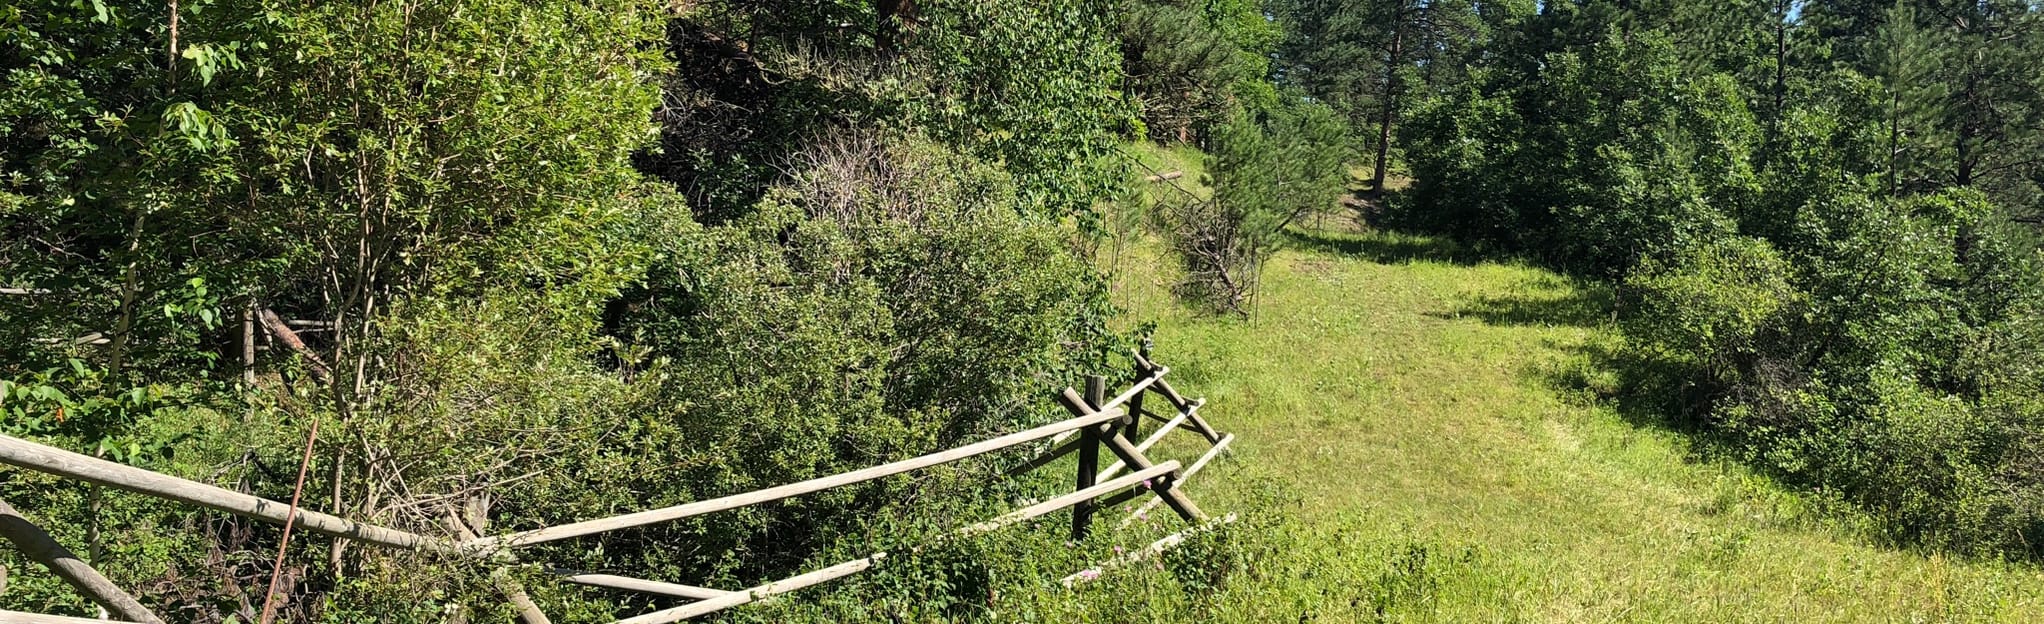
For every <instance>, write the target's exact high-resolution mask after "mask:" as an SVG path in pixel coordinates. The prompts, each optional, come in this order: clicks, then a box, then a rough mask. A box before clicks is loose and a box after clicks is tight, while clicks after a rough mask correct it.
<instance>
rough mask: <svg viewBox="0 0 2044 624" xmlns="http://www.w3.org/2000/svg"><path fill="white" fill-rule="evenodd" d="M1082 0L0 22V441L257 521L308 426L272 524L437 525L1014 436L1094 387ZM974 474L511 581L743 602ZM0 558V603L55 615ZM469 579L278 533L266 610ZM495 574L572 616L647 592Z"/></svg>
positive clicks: (265, 563)
mask: <svg viewBox="0 0 2044 624" xmlns="http://www.w3.org/2000/svg"><path fill="white" fill-rule="evenodd" d="M1112 9H1113V7H1111V6H1109V5H1106V4H1099V3H1087V2H1071V3H1063V2H1060V3H1029V4H1026V5H1010V4H1002V5H982V4H978V3H945V2H919V3H886V2H881V3H827V4H822V5H818V4H814V3H794V2H790V3H756V2H711V3H691V4H688V5H683V6H678V7H670V6H666V5H664V4H662V3H633V2H597V3H581V4H574V3H570V4H551V5H545V6H539V5H532V4H528V3H517V2H500V1H495V0H477V1H470V2H448V3H374V4H368V5H355V4H349V3H341V4H334V5H321V6H303V5H299V4H293V3H273V2H266V1H262V0H251V1H246V2H243V1H238V0H224V1H219V2H184V3H171V4H169V5H163V4H148V3H131V2H104V3H102V2H92V3H74V2H68V1H53V2H30V3H28V4H20V3H16V4H12V5H8V6H6V7H4V8H0V33H4V34H0V72H4V78H0V80H4V81H5V83H6V89H5V91H4V93H5V95H4V96H0V232H4V235H0V287H4V288H6V289H7V291H6V293H5V294H0V338H4V340H0V342H4V346H0V362H4V363H0V412H4V414H5V416H4V418H0V430H4V432H5V433H7V434H8V435H15V436H23V437H28V438H31V439H34V440H37V441H41V442H45V443H50V444H56V445H59V446H64V447H68V448H72V449H76V450H80V451H84V452H88V453H94V454H98V455H101V456H104V457H107V458H109V459H114V460H117V461H121V462H123V463H128V464H131V465H137V466H142V467H146V468H151V469H156V470H162V471H166V472H171V473H176V474H181V475H185V476H188V477H192V478H196V479H200V480H204V481H209V482H214V483H220V484H223V485H227V486H230V487H234V488H237V489H240V490H243V491H248V492H252V493H256V494H259V495H263V496H266V497H269V498H272V499H279V500H288V499H290V498H291V497H292V496H293V494H294V488H293V481H294V477H295V476H296V474H297V472H298V470H297V469H298V467H299V466H298V464H299V458H298V452H299V449H300V448H302V446H303V445H304V444H305V443H306V442H305V440H306V438H307V435H308V433H309V430H310V429H311V428H312V427H313V426H314V424H315V423H317V424H318V425H319V429H318V438H317V442H316V443H315V445H314V447H313V451H314V452H313V457H314V460H313V461H312V463H311V465H310V468H311V469H310V471H309V475H308V478H307V479H306V483H305V487H304V491H303V494H304V500H305V501H306V504H307V506H308V507H312V508H316V509H321V510H324V511H330V512H334V513H338V514H342V515H346V516H349V517H352V518H359V519H363V520H367V521H372V522H376V523H380V524H385V525H389V526H395V527H399V528H403V529H407V530H412V531H417V532H421V533H426V534H431V535H448V536H452V535H459V534H461V533H462V532H463V531H465V530H473V531H476V532H480V533H499V532H504V531H509V530H516V529H523V528H532V527H535V526H540V525H545V524H554V523H559V522H564V521H570V520H580V519H587V518H592V517H598V516H604V515H610V514H614V513H618V512H621V511H628V510H636V509H642V508H647V507H653V506H658V505H666V504H674V503H678V502H684V501H687V500H693V499H700V498H705V497H710V496H717V495H723V494H728V493H733V492H738V491H743V490H748V489H755V488H758V487H763V486H766V485H772V484H778V483H784V482H788V481H792V480H798V479H802V478H807V477H813V476H819V475H823V474H829V473H833V472H839V471H842V470H845V469H848V468H851V467H857V466H865V465H870V464H873V463H876V462H879V461H884V460H888V459H894V458H900V457H904V456H909V455H914V454H920V453H925V452H929V451H932V450H935V449H938V448H945V447H949V446H955V445H956V444H958V443H959V442H960V441H963V440H969V439H977V438H980V437H984V436H986V435H988V434H989V433H991V432H995V431H1006V430H1011V429H1014V428H1016V427H1019V426H1022V425H1025V424H1033V423H1037V422H1041V421H1042V419H1044V418H1047V417H1050V416H1052V415H1053V414H1052V413H1051V411H1050V410H1051V409H1052V408H1051V406H1050V405H1049V404H1048V402H1047V401H1044V400H1043V399H1044V397H1045V396H1046V391H1047V390H1050V389H1053V388H1055V387H1056V386H1061V385H1065V384H1069V383H1072V380H1073V379H1075V378H1076V377H1077V375H1078V374H1080V373H1081V372H1089V371H1090V372H1107V371H1110V370H1119V369H1120V365H1115V368H1113V369H1108V368H1105V367H1107V366H1109V362H1108V361H1107V360H1106V359H1105V355H1106V354H1108V353H1110V352H1112V351H1113V350H1115V349H1117V348H1118V347H1117V344H1118V341H1117V338H1116V337H1115V336H1114V335H1112V334H1110V333H1109V332H1108V331H1107V330H1106V329H1105V324H1104V322H1105V320H1106V318H1107V315H1108V313H1109V310H1108V309H1107V306H1106V304H1105V298H1104V293H1103V291H1102V282H1101V280H1100V279H1099V277H1098V276H1097V275H1096V274H1095V272H1094V271H1093V269H1092V267H1091V265H1090V264H1089V263H1088V261H1087V259H1086V258H1085V256H1084V254H1083V252H1082V250H1083V249H1084V245H1083V244H1082V243H1083V242H1084V241H1085V240H1086V238H1087V236H1089V234H1088V233H1087V232H1088V231H1089V228H1091V227H1092V224H1093V223H1094V217H1093V216H1092V215H1093V214H1094V212H1095V207H1094V203H1095V198H1096V197H1097V196H1098V195H1100V192H1099V189H1101V188H1106V187H1109V186H1111V185H1114V184H1118V183H1119V182H1120V180H1121V178H1122V177H1123V175H1124V171H1123V170H1122V167H1121V165H1120V164H1119V163H1120V161H1119V160H1118V159H1117V158H1116V157H1115V156H1114V155H1113V154H1112V151H1111V150H1112V149H1113V147H1114V145H1115V144H1116V143H1117V142H1118V141H1120V140H1121V136H1122V135H1121V134H1120V133H1122V132H1126V131H1128V130H1129V129H1130V128H1132V127H1133V126H1134V125H1135V123H1134V118H1133V115H1132V113H1133V111H1134V110H1135V109H1134V107H1131V106H1128V105H1126V104H1125V103H1124V96H1123V94H1122V93H1121V91H1120V89H1119V86H1120V82H1119V80H1120V73H1119V68H1120V60H1121V59H1120V56H1119V54H1118V41H1117V38H1116V37H1115V35H1114V28H1115V25H1116V24H1118V22H1119V20H1118V17H1117V16H1118V15H1119V14H1118V13H1116V12H1114V11H1113V10H1112ZM986 468H987V466H985V465H977V464H976V465H969V466H966V467H963V468H960V469H957V470H951V471H946V472H941V473H937V474H934V475H931V476H929V477H928V478H922V479H917V480H913V481H907V480H902V481H887V482H880V483H875V484H872V485H870V486H867V487H860V488H848V489H846V490H843V491H838V492H832V493H830V494H826V495H821V496H818V497H814V498H808V499H803V500H800V501H795V502H791V503H788V504H785V505H780V506H775V507H772V508H766V509H759V510H747V511H744V512H734V513H731V514H724V515H719V516H716V517H713V518H709V519H704V520H701V521H693V522H686V523H679V524H676V525H671V526H662V527H654V528H649V529H645V530H641V531H632V532H625V533H619V534H614V535H607V536H604V537H602V538H600V539H589V540H579V541H573V542H567V543H563V544H560V545H556V546H551V547H548V548H547V549H543V550H542V551H541V552H540V553H538V554H537V555H535V556H534V560H535V561H545V562H549V564H550V565H555V566H579V567H583V568H588V569H610V568H618V567H629V568H631V569H634V570H640V571H643V572H644V573H646V574H649V575H652V576H655V577H657V578H678V579H694V580H695V582H702V583H706V584H717V585H729V586H745V585H749V584H751V583H754V582H757V581H758V580H759V579H761V578H764V577H771V576H779V575H784V574H787V573H789V572H791V571H793V570H795V569H797V568H799V567H801V566H802V565H803V564H805V563H809V562H810V561H809V560H810V558H812V557H814V556H818V554H819V553H826V552H830V551H831V549H833V548H839V549H841V548H842V547H843V545H846V544H861V545H864V546H866V547H870V546H872V544H870V543H868V542H866V541H865V540H864V535H865V534H864V532H863V531H862V530H861V529H860V527H866V526H869V525H876V524H879V523H887V522H898V521H899V517H897V514H903V513H907V512H906V509H907V508H905V507H902V506H899V505H896V504H894V503H895V502H897V501H902V500H922V501H926V504H924V505H921V506H917V507H915V512H916V516H917V517H918V518H919V519H920V521H921V522H923V523H926V524H927V525H928V526H927V527H926V528H928V529H930V530H934V528H935V527H941V526H956V525H958V524H961V523H964V522H966V521H969V520H974V521H976V520H978V519H982V518H983V517H984V516H986V515H989V514H990V513H991V512H992V510H994V509H997V508H1000V507H1005V506H1006V505H1007V503H1008V502H1009V500H1008V497H1009V495H1010V494H1015V495H1020V494H1021V493H1023V492H1027V491H1030V490H1029V488H1031V487H1033V485H1032V484H1031V483H1030V482H1027V481H1023V482H1014V483H1010V482H1007V481H1006V480H1002V482H1003V484H1002V485H1001V486H1000V487H996V488H992V489H988V488H986V487H985V485H986V483H985V481H986V480H987V478H988V472H987V470H986ZM1018 488H1019V489H1018ZM0 497H4V498H5V500H7V501H9V502H11V503H13V504H14V505H15V506H17V507H19V508H21V509H23V510H26V511H27V512H28V513H29V514H30V515H31V517H33V518H35V519H37V520H38V521H39V523H40V524H42V525H43V526H45V527H48V528H50V529H51V530H53V531H55V532H57V534H58V538H59V539H60V541H63V542H64V543H66V544H70V545H73V546H74V547H76V548H77V549H78V550H79V551H80V552H86V553H88V558H89V559H90V560H92V561H94V562H95V563H97V564H99V566H100V567H101V569H103V570H106V571H107V572H108V573H109V574H112V575H113V576H114V577H115V580H116V581H118V582H120V583H121V584H122V585H124V586H126V587H130V588H135V589H136V591H138V592H139V593H140V594H141V597H142V598H143V600H144V601H145V602H146V603H149V604H152V605H157V606H159V607H162V608H163V609H164V610H165V611H170V610H172V609H175V610H176V611H177V613H178V614H179V615H178V616H177V617H178V619H180V620H184V621H201V622H205V621H228V620H237V621H253V620H255V619H256V618H257V613H258V612H259V611H260V610H261V608H262V606H263V604H264V602H265V595H264V591H263V588H264V587H266V586H267V584H268V582H269V577H270V573H271V572H272V570H271V565H270V559H269V558H270V557H272V556H274V554H275V553H276V552H277V550H278V548H279V540H280V536H279V534H278V531H277V529H276V528H275V527H271V526H267V525H256V524H249V523H245V522H243V521H240V520H234V519H226V518H222V517H219V516H217V515H215V514H210V513H204V512H201V511H198V510H194V509H191V508H188V507H181V506H178V505H171V504H164V503H158V502H153V501H150V500H147V499H144V498H141V497H137V496H133V495H128V494H121V493H113V492H102V491H100V490H98V489H95V488H90V487H87V486H84V485H80V484H76V483H70V482H63V481H59V480H55V479H50V478H45V477H38V476H35V475H33V474H29V473H22V472H14V471H10V472H8V475H7V477H6V479H5V480H4V481H0ZM932 510H934V511H932ZM457 525H462V526H457ZM914 535H915V534H913V533H910V534H905V535H904V537H903V538H904V539H908V538H912V537H913V536H914ZM677 545H681V546H677ZM0 560H4V564H5V565H6V566H7V567H8V569H10V570H13V571H15V572H16V573H15V574H14V575H13V576H12V578H11V579H10V582H8V583H7V592H6V594H5V603H4V604H6V605H8V606H9V607H13V608H24V609H30V610H36V611H42V612H58V613H89V612H90V610H89V608H88V607H87V603H85V602H84V601H83V600H82V599H81V598H80V597H79V596H77V595H76V594H75V593H73V592H71V591H70V590H68V589H67V588H65V587H63V586H62V585H61V584H59V583H58V582H56V580H55V579H54V578H53V577H50V576H48V575H46V574H40V573H29V572H30V571H31V570H34V569H35V566H34V565H33V564H28V563H27V561H26V560H24V559H21V558H20V557H19V556H18V555H17V554H15V553H13V552H12V551H9V552H7V553H6V554H0ZM474 568H475V566H473V565H472V564H469V563H464V562H459V561H448V560H441V559H436V558H431V557H424V556H418V555H409V554H403V553H394V552H390V551H384V550H379V549H375V548H373V547H365V546H360V545H355V544H348V543H337V542H334V541H332V540H327V539H324V538H320V537H317V536H306V535H305V534H303V533H302V532H300V533H299V534H298V535H295V536H294V538H293V541H292V544H291V547H290V549H289V551H288V558H287V561H286V566H285V569H284V570H282V574H281V577H282V580H283V587H282V590H283V591H282V594H281V596H280V598H281V603H282V609H281V611H282V614H283V617H284V619H286V620H290V621H441V620H447V619H480V620H501V619H504V618H506V617H508V616H509V614H508V613H505V612H503V611H504V610H505V609H507V607H505V606H503V605H504V600H503V599H502V597H501V596H498V595H496V592H497V587H496V584H495V583H494V582H490V581H489V576H488V573H487V571H485V570H479V569H474ZM543 569H544V568H541V567H532V566H526V567H523V568H520V570H523V571H524V572H533V571H536V570H543ZM525 576H530V577H531V578H527V579H526V581H527V584H528V585H529V586H530V587H532V591H533V593H534V594H535V595H536V596H538V597H539V598H540V599H541V600H542V601H543V602H545V603H547V604H548V605H549V607H550V608H549V610H550V611H553V612H555V613H557V614H564V615H565V616H567V617H570V618H573V619H606V618H614V617H616V616H619V615H624V614H629V613H633V612H636V611H638V610H642V609H644V608H647V607H648V606H649V605H648V604H645V603H643V602H620V601H619V598H618V597H617V596H616V595H613V594H607V593H601V592H590V591H580V590H570V589H567V588H565V587H563V586H560V585H558V584H557V583H554V582H552V581H550V580H548V579H546V578H544V575H537V576H534V575H530V574H526V575H525Z"/></svg>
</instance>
